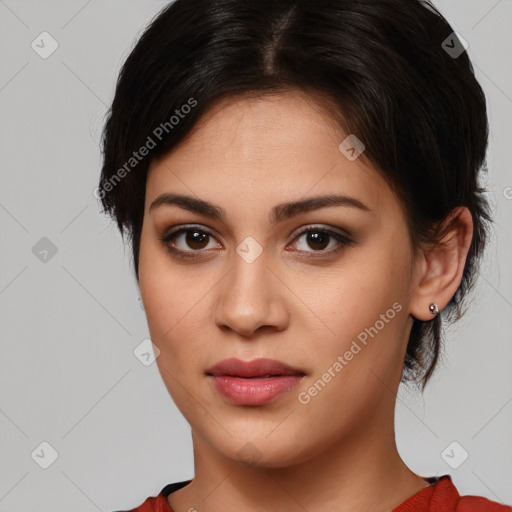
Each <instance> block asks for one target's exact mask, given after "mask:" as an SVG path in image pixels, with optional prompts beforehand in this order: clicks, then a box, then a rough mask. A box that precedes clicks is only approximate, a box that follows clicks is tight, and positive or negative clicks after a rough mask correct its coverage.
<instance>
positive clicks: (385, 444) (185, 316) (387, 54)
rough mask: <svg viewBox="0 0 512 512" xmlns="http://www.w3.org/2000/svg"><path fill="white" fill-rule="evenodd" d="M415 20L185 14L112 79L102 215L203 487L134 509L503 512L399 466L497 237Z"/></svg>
mask: <svg viewBox="0 0 512 512" xmlns="http://www.w3.org/2000/svg"><path fill="white" fill-rule="evenodd" d="M464 50H465V47H464V42H463V40H461V39H460V38H458V37H457V35H456V34H455V33H453V30H452V29H451V27H450V26H449V24H448V23H447V22H446V20H445V19H444V18H443V17H442V16H441V14H440V13H438V12H437V10H436V9H435V8H434V7H433V6H432V5H431V4H428V3H425V2H419V1H416V0H363V1H359V2H352V1H349V0H315V1H313V0H309V1H305V0H258V1H257V2H256V1H254V0H215V1H213V0H177V1H175V2H174V3H172V4H170V5H169V6H168V7H167V8H165V9H164V10H163V11H162V12H161V13H160V14H159V15H158V16H157V17H156V18H155V19H154V20H153V22H152V23H151V25H150V26H149V28H147V30H146V31H145V32H144V34H143V35H142V37H141V38H140V40H139V41H138V43H137V45H136V46H135V48H134V49H133V50H132V52H131V54H130V55H129V57H128V59H127V60H126V62H125V64H124V66H123V69H122V71H121V74H120V77H119V80H118V84H117V89H116V94H115V98H114V101H113V104H112V109H111V112H110V115H109V118H108V121H107V123H106V127H105V132H104V140H103V149H104V165H103V169H102V176H101V180H100V186H99V189H98V197H99V198H100V199H101V200H102V203H103V207H104V211H106V212H107V213H109V214H110V215H112V216H113V218H114V219H115V220H116V222H117V224H118V227H119V229H120V230H121V232H122V233H124V234H127V235H128V236H129V238H130V241H131V245H132V253H133V260H134V269H135V274H136V276H137V279H138V283H139V287H140V291H141V297H142V300H143V303H144V308H145V311H146V315H147V320H148V325H149V330H150V334H151V339H152V342H153V344H154V350H155V355H156V356H157V364H158V368H159V371H160V374H161V376H162V378H163V381H164V383H165V385H166V387H167V389H168V391H169V393H170V394H171V396H172V398H173V400H174V401H175V402H176V404H177V406H178V408H179V409H180V411H181V412H182V414H183V415H184V417H185V418H186V419H187V421H188V422H189V424H190V426H191V429H192V439H193V446H194V464H195V476H194V478H193V480H190V481H185V482H177V483H174V484H169V485H168V486H166V487H165V488H164V489H162V491H161V492H160V494H159V495H158V496H157V497H149V498H147V499H146V501H145V502H144V503H143V504H142V505H141V506H140V507H138V508H137V509H135V510H137V511H140V512H149V511H166V512H169V511H174V512H186V511H194V510H198V511H199V512H201V511H208V512H219V511H221V510H222V511H226V510H243V511H252V510H266V511H295V510H308V511H316V510H332V511H339V510H350V511H353V512H359V511H368V510H372V511H382V512H387V511H391V510H393V511H395V512H396V511H401V512H405V511H411V510H414V511H423V510H425V511H427V510H436V511H455V510H458V511H460V510H467V511H469V510H471V511H496V512H498V511H510V510H512V509H511V507H509V506H505V505H501V504H499V503H497V502H492V501H490V500H488V499H485V498H483V497H474V496H469V497H468V496H466V497H460V496H459V494H458V492H457V490H456V488H455V487H454V485H453V483H452V482H451V478H450V475H444V476H442V477H437V478H435V477H422V476H420V475H417V474H415V473H414V472H412V471H411V470H410V469H409V468H408V467H407V466H406V465H405V463H404V462H403V461H402V459H401V458H400V455H399V453H398V451H397V447H396V442H395V435H394V408H395V402H396V393H397V390H398V386H399V384H400V382H401V381H403V382H407V381H411V382H416V383H418V384H419V386H420V387H421V388H422V389H423V388H424V387H425V385H426V383H427V382H428V380H429V378H430V377H431V375H432V372H433V371H434V369H435V367H436V362H437V358H438V354H439V350H440V346H441V341H442V340H441V325H442V319H443V318H444V319H445V320H446V321H449V320H453V319H454V318H457V316H459V315H460V311H461V307H462V301H463V299H464V298H465V297H466V296H467V292H468V290H469V289H470V288H471V285H472V284H473V282H474V279H475V276H476V271H477V267H478V261H479V259H480V258H481V256H482V253H483V249H484V246H485V242H486V239H487V231H486V229H487V226H488V222H489V221H490V220H491V219H490V216H489V209H488V203H487V202H486V199H485V198H484V196H483V195H482V192H483V190H481V188H479V185H478V177H479V171H480V170H481V169H482V167H483V164H484V161H485V153H486V148H487V136H488V126H487V114H486V105H485V97H484V94H483V92H482V89H481V88H480V86H479V84H478V83H477V81H476V79H475V77H474V74H473V69H472V66H471V64H470V61H469V59H468V56H467V54H466V53H465V51H464Z"/></svg>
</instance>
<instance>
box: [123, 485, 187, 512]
mask: <svg viewBox="0 0 512 512" xmlns="http://www.w3.org/2000/svg"><path fill="white" fill-rule="evenodd" d="M191 481H192V480H181V481H180V482H174V483H172V484H167V485H166V486H165V487H164V488H163V489H162V490H161V491H160V493H159V494H158V496H150V497H149V498H147V499H146V501H145V502H144V503H143V504H142V505H139V506H138V507H137V508H134V509H131V510H118V511H117V512H173V510H172V508H171V506H170V505H169V502H168V501H167V496H169V494H171V493H173V492H175V491H177V490H179V489H181V488H182V487H185V486H186V485H188V484H189V483H190V482H191Z"/></svg>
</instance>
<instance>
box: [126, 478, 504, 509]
mask: <svg viewBox="0 0 512 512" xmlns="http://www.w3.org/2000/svg"><path fill="white" fill-rule="evenodd" d="M426 480H428V481H430V482H431V483H432V485H430V486H429V487H426V488H425V489H423V490H421V491H418V492H417V493H416V494H414V495H413V496H411V497H410V498H407V499H406V500H405V501H404V502H403V503H402V504H401V505H398V507H396V508H394V509H393V510H392V512H512V507H511V506H509V505H502V504H500V503H497V502H496V501H491V500H488V499H487V498H483V497H480V496H462V497H461V496H460V495H459V493H458V491H457V489H456V488H455V486H454V485H453V483H452V479H451V476H450V475H443V476H441V477H431V478H426ZM190 482H191V480H187V481H184V482H176V483H174V484H169V485H166V486H165V487H164V488H163V489H162V491H161V492H160V494H159V495H158V496H156V497H152V498H148V499H147V500H146V501H145V502H144V503H143V504H142V505H141V506H140V507H137V508H135V509H133V510H130V511H125V512H173V510H172V509H171V507H170V506H169V503H168V502H167V496H168V495H169V494H171V493H172V492H174V491H177V490H178V489H181V488H182V487H185V485H187V484H188V483H190Z"/></svg>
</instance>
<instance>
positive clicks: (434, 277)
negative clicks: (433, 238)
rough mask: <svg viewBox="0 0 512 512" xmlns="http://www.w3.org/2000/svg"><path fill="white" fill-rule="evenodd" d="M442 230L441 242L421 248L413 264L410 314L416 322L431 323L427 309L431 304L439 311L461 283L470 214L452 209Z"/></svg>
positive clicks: (469, 237) (471, 222) (470, 230)
mask: <svg viewBox="0 0 512 512" xmlns="http://www.w3.org/2000/svg"><path fill="white" fill-rule="evenodd" d="M443 230H444V232H443V234H442V238H441V239H440V240H439V241H438V242H436V243H434V244H430V245H428V246H426V247H424V248H422V249H421V250H420V251H419V253H418V256H417V258H416V261H415V270H416V278H415V280H414V281H413V285H415V288H414V290H413V291H412V294H411V301H410V314H411V315H412V316H413V317H414V318H417V319H418V320H423V321H428V320H432V318H434V315H433V314H432V313H431V312H430V310H429V305H430V304H431V303H433V302H435V303H436V304H437V306H438V308H439V311H441V310H442V309H443V308H444V307H445V306H446V305H447V304H448V302H449V301H450V299H451V298H452V297H453V296H454V295H455V292H456V291H457V288H458V287H459V285H460V282H461V281H462V275H463V272H464V266H465V264H466V258H467V255H468V252H469V248H470V246H471V240H472V238H473V219H472V217H471V212H470V211H469V210H468V209H467V208H466V207H462V206H461V207H458V208H455V209H454V210H453V211H452V212H451V214H450V215H449V216H448V218H447V219H446V220H445V222H444V223H443Z"/></svg>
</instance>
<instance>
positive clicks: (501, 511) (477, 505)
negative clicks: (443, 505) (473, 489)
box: [455, 496, 512, 512]
mask: <svg viewBox="0 0 512 512" xmlns="http://www.w3.org/2000/svg"><path fill="white" fill-rule="evenodd" d="M455 512H512V507H511V506H509V505H502V504H501V503H498V502H497V501H491V500H489V499H487V498H484V497H482V496H462V497H461V498H460V499H459V502H458V503H457V508H456V509H455Z"/></svg>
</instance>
